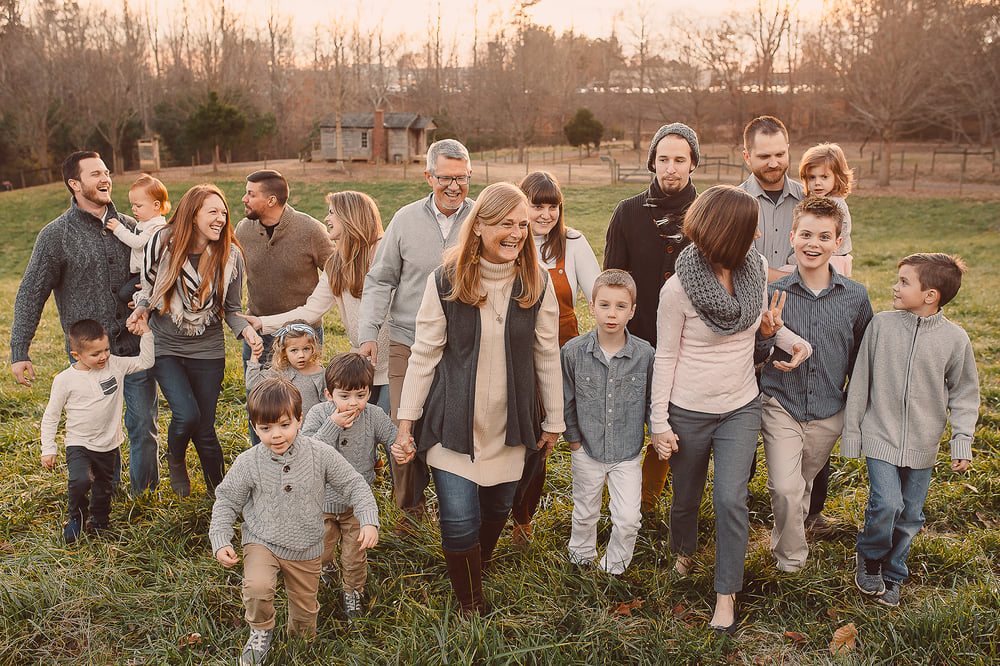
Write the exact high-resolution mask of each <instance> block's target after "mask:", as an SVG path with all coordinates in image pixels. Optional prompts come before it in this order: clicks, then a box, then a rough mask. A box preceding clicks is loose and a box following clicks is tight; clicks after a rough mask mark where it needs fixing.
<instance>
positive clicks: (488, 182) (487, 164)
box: [486, 162, 490, 185]
mask: <svg viewBox="0 0 1000 666" xmlns="http://www.w3.org/2000/svg"><path fill="white" fill-rule="evenodd" d="M486 184H487V185H489V184H490V163H489V162H487V163H486Z"/></svg>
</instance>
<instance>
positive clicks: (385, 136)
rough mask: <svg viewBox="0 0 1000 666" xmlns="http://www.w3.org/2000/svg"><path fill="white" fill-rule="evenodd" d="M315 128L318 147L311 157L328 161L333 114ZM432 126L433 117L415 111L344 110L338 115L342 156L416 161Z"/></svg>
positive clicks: (333, 141)
mask: <svg viewBox="0 0 1000 666" xmlns="http://www.w3.org/2000/svg"><path fill="white" fill-rule="evenodd" d="M319 128H320V141H319V149H318V150H314V151H313V153H312V158H313V161H319V160H326V161H328V162H332V161H334V160H336V159H337V116H336V115H331V116H329V117H327V118H326V119H325V120H324V121H323V122H321V123H320V125H319ZM435 129H437V125H435V124H434V120H433V119H431V118H429V117H427V116H422V115H420V114H418V113H405V112H390V113H386V112H384V111H375V112H372V113H344V114H341V116H340V135H341V138H342V140H343V142H344V146H343V158H344V159H345V160H350V161H363V162H374V161H375V160H376V159H378V158H381V160H382V161H383V162H388V163H392V164H399V163H402V162H420V161H422V160H423V159H424V157H425V155H426V154H427V146H428V144H429V139H428V136H429V134H430V132H432V131H433V130H435Z"/></svg>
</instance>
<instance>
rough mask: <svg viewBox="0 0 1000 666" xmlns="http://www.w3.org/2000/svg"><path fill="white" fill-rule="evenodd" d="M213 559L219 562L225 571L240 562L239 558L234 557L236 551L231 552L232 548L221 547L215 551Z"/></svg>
mask: <svg viewBox="0 0 1000 666" xmlns="http://www.w3.org/2000/svg"><path fill="white" fill-rule="evenodd" d="M215 559H217V560H219V564H221V565H222V566H224V567H226V568H227V569H228V568H229V567H231V566H234V565H236V564H238V563H239V561H240V558H238V557H236V551H235V550H233V547H232V546H223V547H222V548H220V549H219V550H218V551H216V553H215Z"/></svg>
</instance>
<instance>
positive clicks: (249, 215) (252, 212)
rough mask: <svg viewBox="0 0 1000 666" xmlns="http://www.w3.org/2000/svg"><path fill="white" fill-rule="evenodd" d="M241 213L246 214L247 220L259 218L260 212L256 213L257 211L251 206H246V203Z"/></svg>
mask: <svg viewBox="0 0 1000 666" xmlns="http://www.w3.org/2000/svg"><path fill="white" fill-rule="evenodd" d="M243 213H244V215H245V216H246V218H247V219H248V220H259V219H260V213H258V212H257V211H255V210H254V209H253V208H250V207H249V206H246V205H244V206H243Z"/></svg>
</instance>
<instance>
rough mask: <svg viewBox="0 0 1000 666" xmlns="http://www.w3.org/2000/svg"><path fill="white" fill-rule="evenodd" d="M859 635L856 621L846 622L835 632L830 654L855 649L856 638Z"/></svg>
mask: <svg viewBox="0 0 1000 666" xmlns="http://www.w3.org/2000/svg"><path fill="white" fill-rule="evenodd" d="M857 637H858V629H857V627H855V626H854V623H853V622H851V623H850V624H845V625H844V626H843V627H841V628H840V629H837V631H835V632H833V640H832V641H830V654H832V655H833V656H835V657H836V656H837V655H840V654H844V653H845V652H849V651H851V650H853V649H854V640H855V639H856V638H857Z"/></svg>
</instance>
